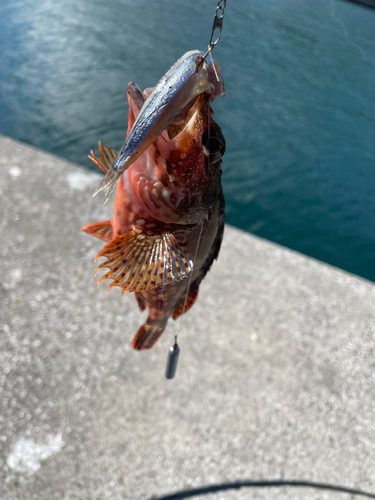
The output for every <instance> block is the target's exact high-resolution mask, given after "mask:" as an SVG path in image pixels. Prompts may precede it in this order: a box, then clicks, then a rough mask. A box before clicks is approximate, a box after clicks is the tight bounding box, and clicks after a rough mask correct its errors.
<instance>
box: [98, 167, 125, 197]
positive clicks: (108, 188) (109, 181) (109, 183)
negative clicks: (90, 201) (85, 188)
mask: <svg viewBox="0 0 375 500" xmlns="http://www.w3.org/2000/svg"><path fill="white" fill-rule="evenodd" d="M121 174H122V172H121V170H120V171H119V170H116V169H114V168H113V167H111V168H110V169H109V170H108V172H107V173H106V175H105V177H104V179H103V180H102V181H101V183H100V184H99V186H98V187H97V188H96V191H95V193H94V194H93V195H92V197H94V196H96V195H97V194H98V193H100V191H103V190H104V192H105V200H104V203H103V205H105V204H106V203H107V201H108V199H109V197H110V196H111V193H112V191H113V190H114V188H115V186H116V183H117V181H118V180H119V178H120V176H121Z"/></svg>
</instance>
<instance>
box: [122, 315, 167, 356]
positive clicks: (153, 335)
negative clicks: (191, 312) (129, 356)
mask: <svg viewBox="0 0 375 500" xmlns="http://www.w3.org/2000/svg"><path fill="white" fill-rule="evenodd" d="M167 321H168V317H166V318H161V319H151V318H150V317H148V319H147V321H146V323H144V324H143V325H142V326H141V327H140V328H139V330H138V331H137V333H136V334H135V335H134V338H133V340H132V344H131V345H132V347H133V349H136V350H137V351H142V350H143V349H151V347H153V346H154V345H155V344H156V342H157V340H158V339H159V337H160V335H161V334H162V333H163V331H164V328H165V327H166V325H167Z"/></svg>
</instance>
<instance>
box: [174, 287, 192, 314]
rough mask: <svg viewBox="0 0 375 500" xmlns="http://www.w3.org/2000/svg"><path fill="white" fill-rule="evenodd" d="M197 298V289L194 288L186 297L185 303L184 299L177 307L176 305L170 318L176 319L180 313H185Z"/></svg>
mask: <svg viewBox="0 0 375 500" xmlns="http://www.w3.org/2000/svg"><path fill="white" fill-rule="evenodd" d="M197 298H198V290H195V291H194V292H193V293H190V294H189V296H188V298H187V301H186V305H185V301H184V302H182V304H180V305H179V306H178V307H176V309H175V310H174V313H173V316H172V318H173V319H177V318H179V317H180V316H181V315H182V314H185V313H186V312H187V311H188V310H189V309H190V308H191V307H192V306H193V305H194V303H195V302H196V300H197Z"/></svg>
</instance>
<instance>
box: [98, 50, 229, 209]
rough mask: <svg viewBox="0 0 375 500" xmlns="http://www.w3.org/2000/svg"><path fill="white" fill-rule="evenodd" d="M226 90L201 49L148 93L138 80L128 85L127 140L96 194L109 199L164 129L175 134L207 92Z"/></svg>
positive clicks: (209, 94)
mask: <svg viewBox="0 0 375 500" xmlns="http://www.w3.org/2000/svg"><path fill="white" fill-rule="evenodd" d="M224 94H225V87H224V82H223V79H222V77H221V73H220V67H219V66H218V65H217V64H215V63H214V61H213V59H212V56H211V54H209V56H208V60H206V59H204V58H203V53H202V52H200V51H191V52H188V53H186V54H185V55H184V56H183V57H182V58H180V59H179V60H178V61H177V62H176V63H175V65H174V66H172V68H171V69H170V70H169V71H168V72H167V73H166V75H165V76H164V77H163V78H162V79H161V80H160V81H159V83H158V84H157V85H156V87H155V89H154V90H153V91H151V94H150V95H149V96H147V94H146V92H145V93H142V92H141V91H140V89H139V88H138V87H137V86H136V85H135V84H134V83H130V84H129V85H128V100H129V123H128V132H127V138H126V141H125V143H124V145H123V147H122V148H121V151H120V153H119V154H118V156H117V158H116V159H115V160H114V162H113V164H112V165H111V167H110V169H109V171H108V172H107V174H106V176H105V178H104V179H103V180H102V181H101V183H100V184H99V186H98V188H97V189H96V191H95V193H94V195H93V196H95V195H96V194H97V193H98V192H100V191H102V190H104V191H105V194H106V198H105V202H106V201H107V200H108V199H109V196H110V194H111V192H112V191H113V189H114V187H115V186H116V184H117V181H118V179H119V178H120V176H121V175H122V174H123V173H124V172H125V171H126V170H127V169H128V168H129V167H130V166H131V165H132V164H133V163H134V162H135V161H136V160H137V159H138V158H139V157H140V156H141V155H142V154H143V153H144V152H145V151H146V150H147V149H148V148H149V147H150V146H151V144H152V143H153V142H154V141H156V140H157V139H158V137H159V136H160V135H161V134H162V133H163V131H164V130H166V129H167V130H168V129H169V130H168V135H169V138H173V137H175V136H176V135H178V134H179V133H180V131H181V130H183V129H184V128H185V126H186V123H187V121H188V117H189V112H190V110H191V109H192V108H193V106H194V103H195V102H196V101H197V99H198V98H199V97H200V96H202V95H204V96H205V100H207V101H208V102H213V101H214V100H215V99H216V98H217V97H219V96H223V95H224Z"/></svg>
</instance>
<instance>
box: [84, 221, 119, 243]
mask: <svg viewBox="0 0 375 500" xmlns="http://www.w3.org/2000/svg"><path fill="white" fill-rule="evenodd" d="M81 231H84V232H85V233H88V234H91V235H92V236H95V237H96V238H99V239H100V240H103V241H106V242H108V241H111V239H112V235H113V229H112V221H111V220H103V221H102V222H94V224H88V225H87V226H85V227H83V228H82V229H81Z"/></svg>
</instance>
